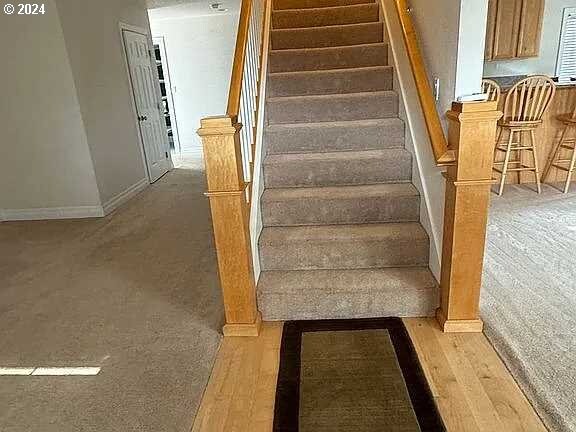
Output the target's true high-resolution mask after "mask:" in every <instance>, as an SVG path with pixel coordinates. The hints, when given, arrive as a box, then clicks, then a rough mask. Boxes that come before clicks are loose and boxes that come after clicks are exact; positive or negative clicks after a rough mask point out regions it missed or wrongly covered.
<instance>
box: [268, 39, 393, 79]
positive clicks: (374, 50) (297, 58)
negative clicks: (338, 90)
mask: <svg viewBox="0 0 576 432" xmlns="http://www.w3.org/2000/svg"><path fill="white" fill-rule="evenodd" d="M387 64H388V48H387V46H386V45H368V46H362V45H360V46H355V47H339V48H335V49H322V50H295V51H292V50H290V51H272V52H270V72H292V71H311V70H326V69H345V68H355V67H366V66H386V65H387Z"/></svg>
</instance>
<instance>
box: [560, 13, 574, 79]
mask: <svg viewBox="0 0 576 432" xmlns="http://www.w3.org/2000/svg"><path fill="white" fill-rule="evenodd" d="M556 75H558V78H559V80H560V82H566V81H570V77H576V8H565V9H564V17H563V19H562V33H561V36H560V50H559V51H558V63H557V65H556Z"/></svg>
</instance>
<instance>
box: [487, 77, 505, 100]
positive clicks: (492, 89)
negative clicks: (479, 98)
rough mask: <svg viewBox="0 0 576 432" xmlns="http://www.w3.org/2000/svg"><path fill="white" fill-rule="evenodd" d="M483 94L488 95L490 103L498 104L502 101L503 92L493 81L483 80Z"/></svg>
mask: <svg viewBox="0 0 576 432" xmlns="http://www.w3.org/2000/svg"><path fill="white" fill-rule="evenodd" d="M482 93H484V94H486V95H488V100H489V101H496V102H498V101H499V100H500V94H501V93H502V90H501V89H500V86H499V85H498V83H497V82H496V81H493V80H491V79H483V80H482Z"/></svg>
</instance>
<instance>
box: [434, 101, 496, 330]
mask: <svg viewBox="0 0 576 432" xmlns="http://www.w3.org/2000/svg"><path fill="white" fill-rule="evenodd" d="M501 116H502V113H501V112H499V111H498V109H497V104H496V102H469V103H460V102H455V103H453V104H452V110H451V111H449V112H448V114H447V117H448V120H449V131H448V146H449V148H450V149H451V150H455V152H456V164H455V165H452V166H449V167H448V169H447V171H446V174H445V176H446V201H445V206H444V237H443V246H442V270H441V276H440V290H441V303H440V308H439V309H438V310H437V312H436V318H437V320H438V322H439V323H440V326H441V327H442V329H443V331H445V332H481V331H482V327H483V323H482V320H480V317H479V313H478V309H479V301H480V287H481V281H482V267H483V262H484V247H485V240H486V224H487V220H488V207H489V202H490V187H491V185H492V183H493V181H492V163H493V158H494V146H495V136H496V123H497V121H498V119H499V118H500V117H501Z"/></svg>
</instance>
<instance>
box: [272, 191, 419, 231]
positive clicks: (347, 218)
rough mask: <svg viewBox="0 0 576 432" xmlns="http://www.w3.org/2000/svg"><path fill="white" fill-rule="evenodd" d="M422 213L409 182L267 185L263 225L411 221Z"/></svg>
mask: <svg viewBox="0 0 576 432" xmlns="http://www.w3.org/2000/svg"><path fill="white" fill-rule="evenodd" d="M419 216H420V195H419V194H418V191H417V190H416V188H415V187H414V186H413V185H411V184H410V183H396V184H394V183H392V184H375V185H359V186H337V187H330V186H328V187H320V188H285V189H266V190H265V191H264V194H263V195H262V220H263V223H264V226H296V225H322V224H328V225H334V224H351V223H378V222H400V221H401V222H411V221H417V220H418V219H419Z"/></svg>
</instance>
